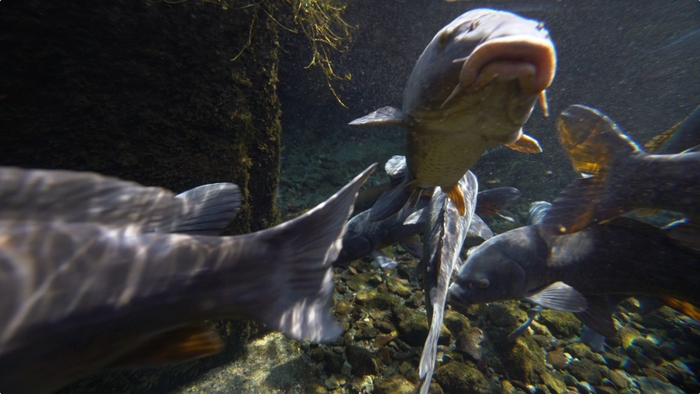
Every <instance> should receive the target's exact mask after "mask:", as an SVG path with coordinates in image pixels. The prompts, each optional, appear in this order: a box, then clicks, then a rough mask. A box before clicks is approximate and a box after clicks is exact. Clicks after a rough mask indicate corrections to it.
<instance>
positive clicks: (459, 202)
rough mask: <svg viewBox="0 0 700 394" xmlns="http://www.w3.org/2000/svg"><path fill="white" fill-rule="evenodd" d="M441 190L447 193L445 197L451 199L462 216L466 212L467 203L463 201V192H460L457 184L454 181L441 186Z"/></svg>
mask: <svg viewBox="0 0 700 394" xmlns="http://www.w3.org/2000/svg"><path fill="white" fill-rule="evenodd" d="M442 192H443V193H445V194H447V197H449V198H450V200H452V202H453V203H454V204H455V208H457V212H459V215H460V216H464V215H465V214H466V213H467V204H466V202H465V201H464V198H465V197H464V194H462V190H460V188H459V184H457V183H455V184H454V185H452V186H449V187H446V188H442Z"/></svg>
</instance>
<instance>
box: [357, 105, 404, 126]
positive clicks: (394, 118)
mask: <svg viewBox="0 0 700 394" xmlns="http://www.w3.org/2000/svg"><path fill="white" fill-rule="evenodd" d="M348 124H349V125H352V126H380V125H397V126H403V125H404V121H403V114H402V113H401V110H400V109H398V108H394V107H390V106H386V107H382V108H379V109H378V110H376V111H374V112H372V113H370V114H367V115H365V116H363V117H361V118H357V119H355V120H353V121H352V122H350V123H348Z"/></svg>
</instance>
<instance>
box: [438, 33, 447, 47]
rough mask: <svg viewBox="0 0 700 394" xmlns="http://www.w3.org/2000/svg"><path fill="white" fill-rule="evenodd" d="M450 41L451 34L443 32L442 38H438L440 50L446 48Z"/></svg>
mask: <svg viewBox="0 0 700 394" xmlns="http://www.w3.org/2000/svg"><path fill="white" fill-rule="evenodd" d="M449 40H450V34H449V33H448V32H446V31H444V32H442V34H440V38H438V47H440V49H442V48H444V47H445V45H447V42H448V41H449Z"/></svg>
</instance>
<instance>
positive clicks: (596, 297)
mask: <svg viewBox="0 0 700 394" xmlns="http://www.w3.org/2000/svg"><path fill="white" fill-rule="evenodd" d="M699 258H700V254H699V253H698V252H697V251H694V250H692V249H690V248H684V247H681V246H678V245H677V244H676V243H675V242H674V241H673V240H672V239H670V238H669V237H667V236H666V234H665V233H664V231H663V230H661V229H659V228H656V227H654V226H651V225H648V224H646V223H643V222H640V221H637V220H633V219H629V218H624V217H623V218H617V219H615V220H613V221H610V222H609V223H607V224H604V225H597V226H593V227H589V228H587V229H585V230H582V231H580V232H577V233H574V234H569V235H561V236H555V235H551V234H549V233H548V232H547V231H545V228H544V227H543V225H541V224H536V225H532V226H526V227H520V228H517V229H514V230H510V231H508V232H505V233H503V234H500V235H497V236H495V237H493V238H491V239H490V240H488V241H486V242H484V243H483V244H481V245H479V246H478V247H476V248H475V249H474V250H473V251H472V253H471V254H470V255H469V257H468V258H467V261H466V262H465V263H464V264H463V265H462V268H461V270H460V272H459V275H458V277H457V279H456V280H455V282H454V283H453V284H452V286H451V287H450V291H449V295H450V302H456V303H462V304H467V305H470V304H480V303H485V302H494V301H505V300H518V299H525V300H528V301H530V302H532V303H535V304H537V305H541V306H543V307H545V308H550V309H555V310H560V311H567V312H575V313H576V315H577V317H579V319H581V321H582V322H583V323H584V324H586V325H587V326H588V327H590V328H591V329H593V330H595V331H596V332H598V333H600V334H602V335H604V336H614V335H615V327H614V324H613V322H612V318H611V313H612V307H611V305H610V303H609V302H608V301H607V300H606V299H605V297H606V296H610V295H615V296H624V295H627V296H630V297H632V296H644V297H657V298H658V297H668V298H672V299H676V300H680V301H684V302H688V303H690V304H692V305H696V306H698V305H700V271H699V270H698V269H697V264H698V259H699Z"/></svg>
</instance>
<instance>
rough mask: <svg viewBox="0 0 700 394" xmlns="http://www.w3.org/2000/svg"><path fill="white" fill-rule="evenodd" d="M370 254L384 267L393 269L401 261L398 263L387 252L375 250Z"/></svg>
mask: <svg viewBox="0 0 700 394" xmlns="http://www.w3.org/2000/svg"><path fill="white" fill-rule="evenodd" d="M370 255H371V256H372V258H374V260H375V261H376V262H377V263H379V266H380V267H382V268H383V269H387V270H393V269H394V268H396V267H397V266H398V265H399V263H397V262H396V261H395V260H394V259H392V258H391V257H389V256H387V255H386V254H384V253H382V252H379V251H374V252H372V253H370Z"/></svg>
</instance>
